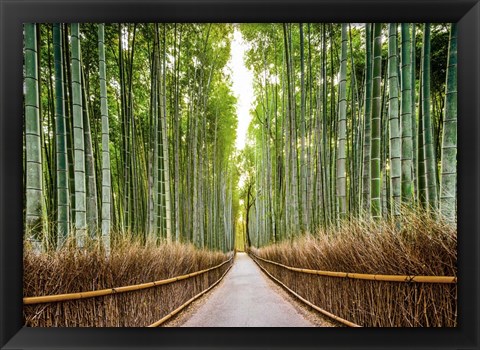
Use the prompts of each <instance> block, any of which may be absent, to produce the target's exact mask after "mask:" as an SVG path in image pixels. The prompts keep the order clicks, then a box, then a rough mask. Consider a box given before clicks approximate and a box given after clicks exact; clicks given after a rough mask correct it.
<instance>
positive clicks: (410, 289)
mask: <svg viewBox="0 0 480 350" xmlns="http://www.w3.org/2000/svg"><path fill="white" fill-rule="evenodd" d="M402 217H403V222H402V225H401V229H400V228H399V225H397V224H395V223H393V222H390V221H382V222H366V221H361V220H353V221H350V222H344V223H343V224H342V225H340V227H338V228H334V229H330V230H322V231H320V232H318V234H317V235H315V237H313V236H311V235H306V236H304V237H302V238H299V239H297V240H294V241H292V242H283V243H280V244H275V245H271V246H268V247H265V248H262V249H255V248H252V251H253V253H254V254H257V255H258V256H260V257H262V258H265V259H268V260H272V261H276V262H279V263H283V264H285V265H289V266H293V267H301V268H308V269H314V270H329V271H341V272H356V273H367V274H387V275H429V276H456V275H457V265H456V264H457V230H456V227H455V225H452V224H448V223H446V222H443V221H441V220H439V219H437V218H432V217H430V216H429V215H427V214H418V213H411V212H406V213H404V215H403V216H402ZM258 262H259V263H261V264H262V266H263V267H265V268H266V269H267V270H268V271H269V272H270V273H272V274H273V275H274V276H275V277H277V278H278V279H280V280H281V281H283V282H284V283H285V284H286V285H287V286H289V287H290V288H291V289H293V290H294V291H296V292H297V293H299V294H300V295H302V296H303V297H305V298H306V299H308V300H309V301H311V302H312V303H314V304H316V305H318V306H319V307H321V308H323V309H325V310H327V311H329V312H331V313H333V314H335V315H337V316H340V317H342V318H344V319H347V320H349V321H351V322H354V323H357V324H359V325H362V326H365V327H455V326H457V286H456V284H428V283H398V282H380V281H365V280H356V279H347V278H336V277H325V276H318V275H309V274H303V273H298V272H293V271H289V270H287V269H284V268H282V267H279V266H275V265H272V264H268V263H265V262H262V261H258Z"/></svg>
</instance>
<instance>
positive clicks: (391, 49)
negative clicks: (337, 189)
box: [388, 23, 402, 216]
mask: <svg viewBox="0 0 480 350" xmlns="http://www.w3.org/2000/svg"><path fill="white" fill-rule="evenodd" d="M388 28H389V36H388V88H389V93H388V96H389V101H388V107H389V108H388V114H389V130H390V182H391V185H390V186H391V193H392V212H393V215H394V216H399V215H400V201H401V178H400V177H401V172H402V167H401V161H400V156H401V142H400V141H401V140H400V125H399V118H398V62H397V24H396V23H390V24H389V25H388Z"/></svg>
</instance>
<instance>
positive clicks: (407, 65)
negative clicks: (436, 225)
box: [400, 23, 415, 203]
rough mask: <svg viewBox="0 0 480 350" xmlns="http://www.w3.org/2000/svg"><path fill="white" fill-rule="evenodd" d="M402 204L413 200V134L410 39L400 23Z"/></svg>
mask: <svg viewBox="0 0 480 350" xmlns="http://www.w3.org/2000/svg"><path fill="white" fill-rule="evenodd" d="M401 30H402V69H401V74H402V104H401V115H400V118H401V125H402V202H403V203H412V199H413V162H412V158H413V134H412V104H414V103H415V101H413V100H412V83H413V82H412V57H411V55H412V53H411V50H412V39H411V35H410V24H409V23H402V25H401Z"/></svg>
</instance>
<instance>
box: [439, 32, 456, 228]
mask: <svg viewBox="0 0 480 350" xmlns="http://www.w3.org/2000/svg"><path fill="white" fill-rule="evenodd" d="M441 174H442V178H441V183H440V212H441V213H442V215H443V216H444V217H445V218H447V219H448V220H449V221H451V222H453V221H455V218H456V199H457V196H456V190H457V188H456V187H457V25H456V24H455V23H452V24H451V25H450V45H449V49H448V67H447V83H446V92H445V118H444V126H443V138H442V169H441Z"/></svg>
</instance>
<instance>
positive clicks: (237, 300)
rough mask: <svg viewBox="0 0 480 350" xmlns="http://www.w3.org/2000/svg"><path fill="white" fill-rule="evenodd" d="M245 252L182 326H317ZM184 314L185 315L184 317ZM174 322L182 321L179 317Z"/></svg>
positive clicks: (239, 255) (237, 258)
mask: <svg viewBox="0 0 480 350" xmlns="http://www.w3.org/2000/svg"><path fill="white" fill-rule="evenodd" d="M267 278H268V277H266V276H265V275H264V274H263V273H262V272H261V271H260V269H259V268H258V266H256V265H255V263H254V262H253V261H252V259H250V257H248V255H247V254H245V253H237V256H236V259H235V263H234V265H233V267H232V269H231V270H230V271H229V272H228V274H227V275H226V276H225V278H224V280H223V281H222V282H221V283H220V285H219V286H218V287H216V288H215V289H214V290H213V291H212V293H211V294H210V296H209V297H208V298H207V299H206V301H204V303H203V304H202V305H200V306H198V307H197V308H195V306H194V309H193V312H190V313H193V315H191V317H188V316H190V315H188V311H187V315H185V316H187V317H188V319H187V320H186V321H185V322H183V324H181V326H182V327H316V326H317V325H318V322H314V320H310V318H309V317H308V319H307V318H306V317H304V315H302V314H304V312H298V311H297V309H298V307H297V308H296V307H294V306H293V305H292V304H291V303H290V302H289V301H287V300H286V299H287V298H285V296H283V295H281V293H279V290H278V289H277V288H272V282H271V281H268V280H267ZM185 316H184V317H185ZM177 323H182V322H181V321H180V322H178V321H177Z"/></svg>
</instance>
